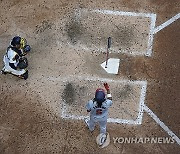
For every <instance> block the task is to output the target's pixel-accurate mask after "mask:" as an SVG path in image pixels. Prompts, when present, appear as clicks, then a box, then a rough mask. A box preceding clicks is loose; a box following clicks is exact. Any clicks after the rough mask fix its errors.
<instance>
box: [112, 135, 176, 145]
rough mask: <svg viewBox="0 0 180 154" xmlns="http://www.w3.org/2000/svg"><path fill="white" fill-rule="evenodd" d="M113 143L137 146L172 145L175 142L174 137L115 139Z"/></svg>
mask: <svg viewBox="0 0 180 154" xmlns="http://www.w3.org/2000/svg"><path fill="white" fill-rule="evenodd" d="M113 142H114V144H115V143H119V144H124V143H126V144H128V143H137V144H146V143H151V144H170V143H171V144H172V143H175V140H174V139H173V138H172V137H113Z"/></svg>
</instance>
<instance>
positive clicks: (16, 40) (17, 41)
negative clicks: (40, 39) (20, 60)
mask: <svg viewBox="0 0 180 154" xmlns="http://www.w3.org/2000/svg"><path fill="white" fill-rule="evenodd" d="M20 44H21V37H19V36H15V37H14V38H13V39H12V42H11V45H13V46H16V45H20Z"/></svg>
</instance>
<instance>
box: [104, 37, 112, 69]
mask: <svg viewBox="0 0 180 154" xmlns="http://www.w3.org/2000/svg"><path fill="white" fill-rule="evenodd" d="M110 47H111V37H108V44H107V54H106V66H105V68H107V64H108V59H109V49H110Z"/></svg>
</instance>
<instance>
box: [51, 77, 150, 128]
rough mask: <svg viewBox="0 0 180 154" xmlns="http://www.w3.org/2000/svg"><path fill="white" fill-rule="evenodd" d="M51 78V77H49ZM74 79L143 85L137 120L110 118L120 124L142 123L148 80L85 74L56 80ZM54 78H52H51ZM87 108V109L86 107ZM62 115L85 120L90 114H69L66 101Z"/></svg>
mask: <svg viewBox="0 0 180 154" xmlns="http://www.w3.org/2000/svg"><path fill="white" fill-rule="evenodd" d="M49 79H50V78H49ZM74 79H78V80H87V81H101V82H108V83H110V82H116V83H127V84H135V85H141V93H140V98H139V108H138V116H137V118H136V120H128V119H118V118H117V119H114V118H108V122H110V123H118V124H131V125H132V124H133V125H140V124H142V117H143V112H144V111H143V107H144V100H145V95H146V87H147V81H131V80H112V79H107V78H97V77H87V76H86V77H85V76H71V77H68V78H64V79H63V78H56V80H59V81H63V82H68V81H72V80H74ZM51 80H52V78H51ZM84 110H85V109H84ZM61 117H62V118H64V119H72V120H83V119H84V118H88V117H89V116H86V115H82V116H78V115H70V114H67V106H66V104H65V102H63V103H62V113H61Z"/></svg>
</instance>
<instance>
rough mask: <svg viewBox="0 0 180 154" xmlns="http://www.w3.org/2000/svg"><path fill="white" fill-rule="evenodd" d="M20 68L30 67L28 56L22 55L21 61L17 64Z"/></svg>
mask: <svg viewBox="0 0 180 154" xmlns="http://www.w3.org/2000/svg"><path fill="white" fill-rule="evenodd" d="M17 67H18V68H19V69H25V68H27V67H28V60H27V58H26V57H22V58H20V59H19V63H18V65H17Z"/></svg>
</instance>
